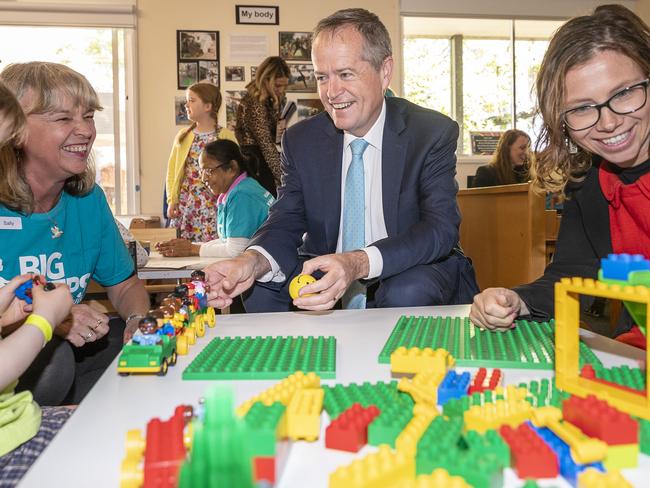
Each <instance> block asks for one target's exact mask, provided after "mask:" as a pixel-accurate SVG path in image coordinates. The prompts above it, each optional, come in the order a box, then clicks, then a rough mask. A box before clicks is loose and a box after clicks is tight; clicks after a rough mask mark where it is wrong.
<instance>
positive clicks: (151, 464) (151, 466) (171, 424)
mask: <svg viewBox="0 0 650 488" xmlns="http://www.w3.org/2000/svg"><path fill="white" fill-rule="evenodd" d="M185 410H186V407H183V406H179V407H177V408H176V410H175V411H174V415H173V416H172V417H170V419H169V420H166V421H162V420H160V419H159V418H154V419H152V420H150V421H149V423H148V424H147V437H146V444H145V451H144V482H143V487H144V488H149V487H156V488H166V487H169V488H172V487H175V486H176V485H177V482H178V471H179V469H180V465H181V464H182V462H183V461H184V460H185V443H184V441H183V432H184V429H185V423H186V415H185Z"/></svg>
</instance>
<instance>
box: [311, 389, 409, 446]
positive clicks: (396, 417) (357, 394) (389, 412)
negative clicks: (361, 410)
mask: <svg viewBox="0 0 650 488" xmlns="http://www.w3.org/2000/svg"><path fill="white" fill-rule="evenodd" d="M322 388H323V390H324V391H325V399H324V400H323V408H324V410H325V411H326V412H327V414H328V415H329V417H330V419H334V418H336V417H338V416H339V415H340V414H341V413H342V412H343V411H344V410H347V409H348V408H350V407H351V406H352V405H353V404H354V403H359V404H361V406H363V407H369V406H370V405H375V406H376V407H377V408H378V409H379V412H380V413H379V415H378V416H377V417H375V419H374V420H373V421H372V423H371V424H370V425H369V426H368V444H370V445H373V446H378V445H380V444H389V445H390V446H391V447H394V446H395V439H397V436H398V435H399V433H400V432H401V431H402V430H403V429H404V427H405V426H406V424H408V423H409V421H410V420H411V417H412V416H413V399H412V398H411V396H410V395H408V394H406V393H403V392H401V391H399V390H398V389H397V381H391V382H381V381H380V382H377V383H368V382H366V383H362V384H358V383H351V384H349V385H345V386H344V385H334V386H328V385H323V387H322Z"/></svg>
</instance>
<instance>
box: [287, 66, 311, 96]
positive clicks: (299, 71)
mask: <svg viewBox="0 0 650 488" xmlns="http://www.w3.org/2000/svg"><path fill="white" fill-rule="evenodd" d="M289 72H290V74H291V76H290V77H289V86H287V91H288V92H312V93H313V92H316V76H315V75H314V66H313V65H312V64H311V63H304V64H290V65H289Z"/></svg>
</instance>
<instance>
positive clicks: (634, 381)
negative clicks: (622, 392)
mask: <svg viewBox="0 0 650 488" xmlns="http://www.w3.org/2000/svg"><path fill="white" fill-rule="evenodd" d="M594 371H595V373H596V378H599V379H601V380H605V381H609V382H611V383H616V384H617V385H621V386H626V387H628V388H632V389H633V390H638V391H645V387H646V385H645V371H643V370H642V369H639V368H630V367H629V366H614V367H613V368H604V367H602V368H594Z"/></svg>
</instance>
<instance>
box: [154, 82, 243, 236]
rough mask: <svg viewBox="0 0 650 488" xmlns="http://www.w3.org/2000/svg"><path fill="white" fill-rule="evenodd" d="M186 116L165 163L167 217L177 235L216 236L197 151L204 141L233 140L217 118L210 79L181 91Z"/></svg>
mask: <svg viewBox="0 0 650 488" xmlns="http://www.w3.org/2000/svg"><path fill="white" fill-rule="evenodd" d="M185 98H186V103H185V107H186V109H187V117H188V118H189V119H190V120H191V121H192V125H190V127H189V128H184V129H182V130H181V131H180V132H179V133H178V134H177V135H176V137H175V138H174V145H173V146H172V152H171V155H170V156H169V163H168V164H167V179H166V190H167V218H169V219H171V220H170V223H169V226H170V227H176V228H177V229H179V235H180V236H181V237H184V238H185V239H190V240H193V241H209V240H211V239H214V238H215V237H217V221H216V215H215V213H214V207H215V206H216V204H217V202H216V199H215V197H214V195H213V194H212V193H211V192H210V191H209V190H208V189H207V188H206V187H205V185H204V184H203V182H202V181H201V174H200V171H199V155H200V154H201V151H202V150H203V148H204V147H205V145H206V144H207V143H208V142H211V141H214V140H216V139H230V140H231V141H236V139H235V135H234V134H233V133H232V131H230V130H228V129H227V128H225V127H220V126H219V123H218V121H217V117H218V113H219V108H220V107H221V93H220V92H219V88H217V87H216V86H215V85H212V84H211V83H195V84H194V85H192V86H190V87H189V88H188V89H187V91H186V93H185Z"/></svg>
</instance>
